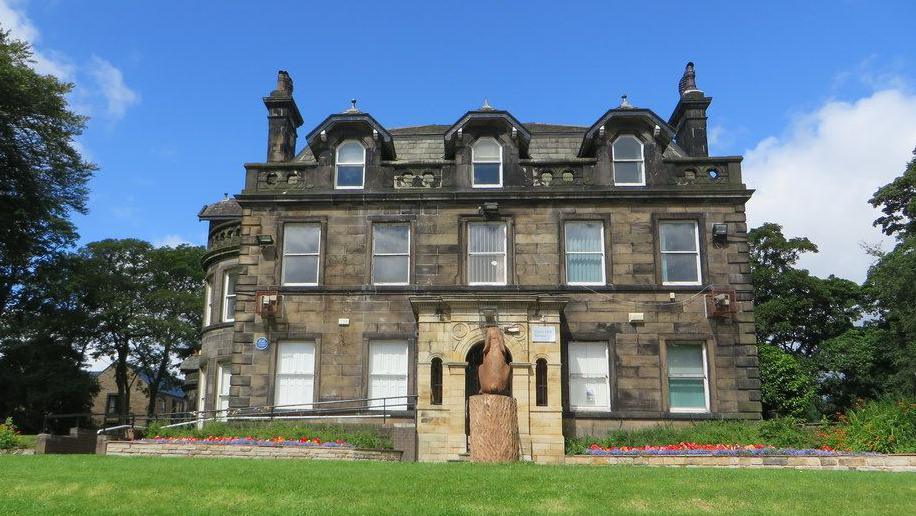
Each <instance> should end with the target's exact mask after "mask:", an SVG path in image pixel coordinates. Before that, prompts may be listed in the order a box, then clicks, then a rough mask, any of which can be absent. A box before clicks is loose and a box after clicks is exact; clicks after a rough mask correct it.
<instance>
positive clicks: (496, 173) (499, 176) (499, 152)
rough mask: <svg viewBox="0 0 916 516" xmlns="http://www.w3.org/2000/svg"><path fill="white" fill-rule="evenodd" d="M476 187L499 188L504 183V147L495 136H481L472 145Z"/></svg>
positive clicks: (474, 184) (474, 183)
mask: <svg viewBox="0 0 916 516" xmlns="http://www.w3.org/2000/svg"><path fill="white" fill-rule="evenodd" d="M471 161H472V162H473V166H474V177H473V186H474V188H499V187H501V186H502V185H503V148H502V146H501V145H500V144H499V142H497V141H496V139H494V138H481V139H479V140H477V141H476V142H474V146H473V147H471Z"/></svg>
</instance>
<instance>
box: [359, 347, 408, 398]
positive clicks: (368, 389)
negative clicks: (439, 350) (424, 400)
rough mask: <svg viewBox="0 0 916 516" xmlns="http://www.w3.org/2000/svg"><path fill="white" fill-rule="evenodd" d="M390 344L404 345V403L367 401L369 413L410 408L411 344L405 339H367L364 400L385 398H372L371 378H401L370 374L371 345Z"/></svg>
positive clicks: (391, 375) (390, 375) (384, 374)
mask: <svg viewBox="0 0 916 516" xmlns="http://www.w3.org/2000/svg"><path fill="white" fill-rule="evenodd" d="M390 343H397V344H403V345H404V374H403V378H404V391H405V392H404V396H403V400H404V403H403V404H400V403H397V399H392V400H384V402H377V401H367V402H366V404H367V407H366V408H367V409H368V410H371V411H379V410H385V411H389V410H409V409H410V408H411V406H412V404H411V401H410V389H411V385H410V384H411V382H410V376H411V375H410V368H411V353H410V348H411V342H410V340H409V339H406V338H398V337H392V338H369V339H368V347H367V353H366V399H367V400H369V399H373V398H376V397H379V398H381V397H385V396H373V393H372V379H373V377H382V376H384V377H389V378H390V377H397V378H400V377H401V375H400V374H397V375H395V374H390V373H376V374H373V372H372V351H373V345H377V344H390ZM394 398H401V396H394ZM396 403H397V404H396Z"/></svg>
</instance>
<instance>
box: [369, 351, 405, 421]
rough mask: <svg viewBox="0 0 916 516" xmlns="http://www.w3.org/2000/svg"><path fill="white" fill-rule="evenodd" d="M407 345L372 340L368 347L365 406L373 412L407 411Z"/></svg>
mask: <svg viewBox="0 0 916 516" xmlns="http://www.w3.org/2000/svg"><path fill="white" fill-rule="evenodd" d="M406 396H407V343H406V342H404V341H401V340H374V341H372V342H370V343H369V398H388V399H386V400H384V401H383V400H380V399H379V400H375V401H371V402H369V406H370V408H372V409H375V410H382V409H383V408H387V409H389V410H390V409H394V410H406V409H407V398H406Z"/></svg>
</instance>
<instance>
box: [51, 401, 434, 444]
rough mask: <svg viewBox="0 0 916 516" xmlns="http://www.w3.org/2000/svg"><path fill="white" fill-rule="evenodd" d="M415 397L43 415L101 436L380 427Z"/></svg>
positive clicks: (406, 408)
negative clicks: (354, 423)
mask: <svg viewBox="0 0 916 516" xmlns="http://www.w3.org/2000/svg"><path fill="white" fill-rule="evenodd" d="M416 401H417V395H416V394H407V395H404V396H386V397H378V398H354V399H346V400H328V401H313V402H310V403H306V404H294V405H262V406H256V407H238V408H231V407H230V408H223V409H214V410H192V411H185V412H169V413H162V414H155V415H153V416H146V415H136V414H127V415H118V414H102V413H91V412H84V413H74V414H45V416H44V428H45V431H46V432H47V431H48V429H49V428H50V424H51V422H52V421H60V420H67V419H73V420H74V421H75V423H76V426H80V423H81V422H82V421H86V422H87V423H89V426H91V427H95V425H94V423H95V421H101V424H102V425H103V426H102V428H99V430H98V432H97V433H98V434H99V435H102V434H105V433H108V432H112V431H116V430H127V429H131V430H133V429H136V428H140V429H143V428H146V426H148V425H149V423H151V422H153V421H156V422H159V423H168V424H166V425H163V428H171V427H178V426H187V425H194V424H197V425H199V426H203V425H204V424H205V423H207V422H213V421H220V422H228V421H252V422H254V421H268V422H269V421H274V420H322V419H334V418H337V419H342V418H359V419H381V420H382V424H383V425H385V424H387V423H388V420H389V419H391V418H392V417H395V416H397V415H400V414H403V413H407V414H404V415H407V416H414V414H410V413H411V412H414V409H415V407H416ZM109 421H111V422H114V423H117V424H115V425H114V426H110V427H106V426H104V425H105V424H106V423H107V422H109Z"/></svg>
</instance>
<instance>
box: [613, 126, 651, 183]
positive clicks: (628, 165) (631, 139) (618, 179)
mask: <svg viewBox="0 0 916 516" xmlns="http://www.w3.org/2000/svg"><path fill="white" fill-rule="evenodd" d="M642 150H643V149H642V142H641V141H639V138H637V137H635V136H633V135H630V134H625V135H623V136H619V137H618V138H617V139H616V140H614V184H615V185H617V186H645V184H646V169H645V162H644V159H643V153H642Z"/></svg>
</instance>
